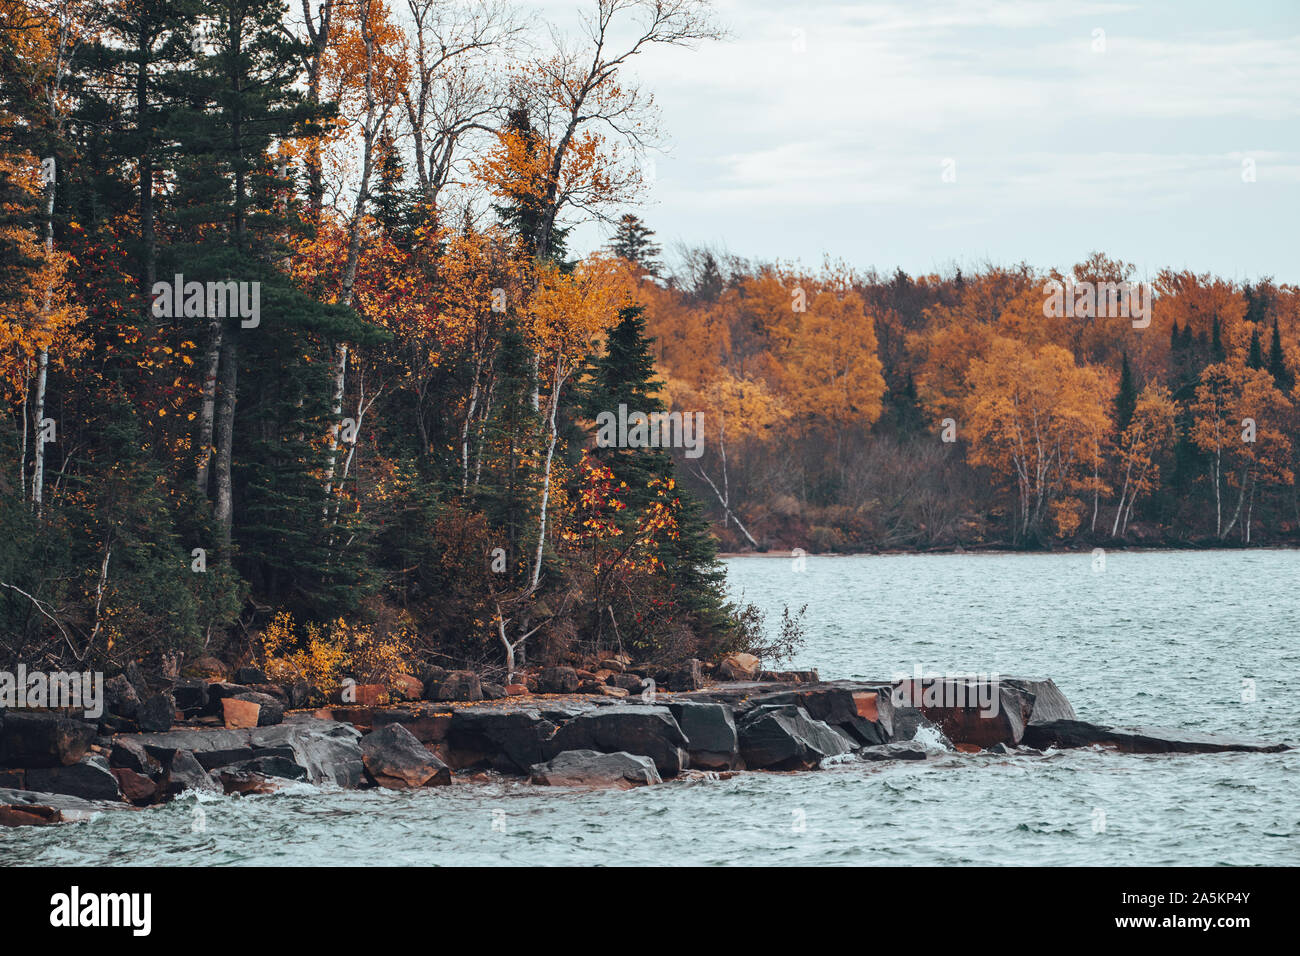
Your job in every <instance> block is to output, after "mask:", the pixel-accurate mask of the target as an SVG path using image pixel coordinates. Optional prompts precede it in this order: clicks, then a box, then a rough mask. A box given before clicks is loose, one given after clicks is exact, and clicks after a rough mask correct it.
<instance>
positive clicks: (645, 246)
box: [607, 213, 663, 276]
mask: <svg viewBox="0 0 1300 956" xmlns="http://www.w3.org/2000/svg"><path fill="white" fill-rule="evenodd" d="M653 236H654V230H653V229H650V228H649V227H648V226H646V224H645V223H643V222H642V221H641V220H640V218H639V217H637V216H635V215H633V214H632V213H626V214H625V215H624V216H623V217H622V218H621V219H619V221H618V229H617V231H616V232H615V233H614V236H613V238H612V239H611V240H610V243H609V246H608V247H607V248H608V249H609V251H610V252H612V253H613V254H614V255H616V256H618V257H619V258H620V259H626V260H627V261H628V262H631V263H633V264H635V265H638V266H640V267H641V268H642V269H644V270H645V271H646V272H648V273H650V275H652V276H657V275H659V272H660V270H661V269H662V268H663V264H662V263H660V262H659V261H658V259H657V258H656V257H657V256H659V255H660V254H661V253H662V252H663V250H662V249H661V248H660V247H659V246H658V245H657V244H656V243H655V242H654V241H653V238H652V237H653Z"/></svg>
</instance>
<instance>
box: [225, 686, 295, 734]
mask: <svg viewBox="0 0 1300 956" xmlns="http://www.w3.org/2000/svg"><path fill="white" fill-rule="evenodd" d="M231 700H237V701H240V702H242V703H247V704H256V705H257V708H258V711H257V723H256V724H254V726H256V727H274V726H275V725H276V724H278V723H281V722H282V721H283V720H284V706H283V705H282V704H281V703H280V702H279V701H278V700H276V699H275V698H274V697H272V696H271V695H269V694H259V693H256V692H251V691H250V692H249V693H246V694H239V695H237V696H235V697H233V698H230V697H228V698H226V701H227V703H228V702H229V701H231ZM227 713H229V711H227ZM226 726H227V727H228V726H230V722H229V720H227V721H226Z"/></svg>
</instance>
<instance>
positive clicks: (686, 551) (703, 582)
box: [583, 306, 734, 655]
mask: <svg viewBox="0 0 1300 956" xmlns="http://www.w3.org/2000/svg"><path fill="white" fill-rule="evenodd" d="M642 311H643V310H642V307H641V306H629V307H627V308H624V309H622V310H620V312H619V321H618V324H617V325H615V326H614V327H613V328H612V329H611V330H610V332H609V337H608V341H607V344H606V348H605V351H604V353H603V354H602V355H601V356H600V357H599V358H598V359H597V360H596V362H595V367H594V371H593V374H592V377H591V382H590V384H589V385H588V386H587V387H586V389H585V391H584V395H583V408H584V412H585V414H586V416H587V417H588V418H590V419H592V420H594V419H595V417H596V416H597V415H598V414H599V413H600V412H602V411H610V412H613V413H614V414H615V415H617V414H618V406H619V405H620V404H623V405H626V406H627V408H628V414H629V415H630V414H632V413H633V412H643V413H645V414H647V415H648V414H650V413H651V412H662V411H664V408H665V406H664V404H663V402H662V401H661V400H660V399H659V398H658V396H657V395H656V394H655V393H656V392H657V391H658V390H659V388H660V387H661V386H662V383H661V382H660V381H659V380H658V379H657V378H656V377H655V368H654V358H653V353H652V351H651V346H652V344H653V340H651V339H648V338H647V337H646V334H645V319H644V318H643V317H642V314H641V313H642ZM593 455H594V456H595V457H596V458H597V459H598V460H599V461H600V462H601V463H602V464H604V465H606V466H607V467H608V468H609V469H610V471H612V472H613V473H614V477H615V479H616V480H618V481H620V482H626V484H627V491H626V500H627V505H628V508H627V513H625V514H624V516H623V518H622V523H623V524H624V525H625V526H629V527H630V526H631V525H633V524H634V523H635V522H636V520H637V519H638V518H639V516H640V515H642V514H644V512H645V509H646V507H647V506H648V505H649V503H650V501H651V499H652V498H653V497H654V494H655V493H654V491H653V490H652V489H650V488H649V487H647V486H648V484H649V482H650V480H651V479H654V478H658V479H662V480H664V481H674V482H675V480H676V466H675V465H674V463H673V459H672V457H671V456H670V455H669V454H668V453H667V452H666V451H664V450H663V449H658V448H597V449H596V450H595V451H593ZM675 493H676V496H677V500H678V503H679V506H678V511H677V531H678V533H677V537H676V538H675V539H668V540H665V541H663V542H661V543H660V546H659V551H658V557H659V559H660V561H662V562H663V566H664V575H665V577H666V578H667V579H668V581H669V582H670V585H671V588H670V590H671V596H672V597H673V599H674V600H675V601H676V603H677V604H678V606H679V607H681V608H682V609H683V610H684V611H685V612H686V614H687V615H688V617H689V618H690V624H691V626H692V630H693V631H694V633H695V636H696V639H697V641H698V642H699V648H700V653H702V654H706V655H707V654H709V653H712V652H714V651H716V650H718V649H720V648H721V647H722V646H723V645H724V643H725V642H726V640H727V639H728V638H729V637H730V636H731V634H732V631H733V629H734V627H733V610H734V609H733V608H732V607H731V606H730V604H729V603H728V602H727V599H726V593H725V584H726V569H725V568H723V567H722V565H721V564H720V563H719V561H718V549H717V539H716V538H714V536H713V533H712V532H711V531H710V530H709V526H708V522H707V520H706V519H705V517H704V510H703V508H702V507H701V506H700V503H699V502H698V501H696V500H695V498H694V497H692V496H691V495H690V494H689V493H688V492H687V491H686V490H685V489H684V488H682V487H680V486H678V487H676V488H675Z"/></svg>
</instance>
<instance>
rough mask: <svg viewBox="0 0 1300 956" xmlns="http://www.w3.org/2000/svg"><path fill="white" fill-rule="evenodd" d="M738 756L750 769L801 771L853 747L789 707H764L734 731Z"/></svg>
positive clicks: (822, 723)
mask: <svg viewBox="0 0 1300 956" xmlns="http://www.w3.org/2000/svg"><path fill="white" fill-rule="evenodd" d="M737 730H738V732H739V735H740V755H741V757H742V758H743V759H744V761H745V766H746V767H748V768H749V769H750V770H801V769H811V768H813V767H816V766H818V765H819V764H820V763H821V761H822V760H824V759H825V758H827V757H836V756H839V755H840V754H845V753H851V752H852V751H853V749H854V744H853V742H852V741H850V740H849V739H848V738H846V737H845V736H844V735H843V734H841V733H839V732H838V731H836V730H835V729H834V728H833V727H831V726H830V725H829V724H827V723H824V722H823V721H820V720H813V719H812V718H811V717H810V716H808V712H807V711H806V710H804V709H803V708H802V707H797V706H795V705H793V704H765V705H763V706H760V707H757V708H755V709H754V710H752V711H750V712H749V713H748V714H746V715H745V717H744V718H743V719H742V720H741V722H740V725H739V727H738V728H737Z"/></svg>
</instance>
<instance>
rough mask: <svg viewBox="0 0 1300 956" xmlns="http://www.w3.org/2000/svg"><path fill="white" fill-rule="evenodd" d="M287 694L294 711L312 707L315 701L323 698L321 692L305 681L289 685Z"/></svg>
mask: <svg viewBox="0 0 1300 956" xmlns="http://www.w3.org/2000/svg"><path fill="white" fill-rule="evenodd" d="M286 693H287V694H288V697H289V707H290V708H291V709H293V710H301V709H302V708H304V707H310V706H311V705H312V703H313V702H314V701H316V700H317V699H319V698H320V697H321V693H320V691H319V690H318V689H317V688H316V687H313V686H312V685H311V684H309V683H307V682H306V681H305V680H296V681H294V682H293V683H292V684H290V685H289V687H288V688H287V690H286Z"/></svg>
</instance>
